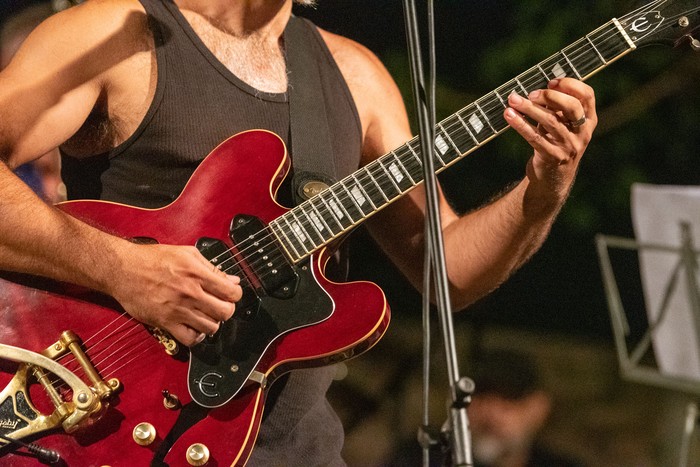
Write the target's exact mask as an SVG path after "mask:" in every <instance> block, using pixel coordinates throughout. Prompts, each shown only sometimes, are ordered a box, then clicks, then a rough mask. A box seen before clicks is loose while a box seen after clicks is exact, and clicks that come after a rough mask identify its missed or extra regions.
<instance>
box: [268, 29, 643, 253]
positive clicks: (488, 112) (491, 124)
mask: <svg viewBox="0 0 700 467" xmlns="http://www.w3.org/2000/svg"><path fill="white" fill-rule="evenodd" d="M635 48H636V47H635V44H634V43H633V42H632V41H631V40H630V38H629V37H628V36H627V34H626V33H625V31H624V29H623V28H622V27H621V25H620V24H619V22H618V21H617V20H615V19H613V20H611V21H610V22H609V23H607V24H605V25H603V26H602V27H600V28H598V29H596V30H595V31H593V32H591V33H590V34H587V35H586V36H585V37H583V38H581V39H579V40H578V41H576V42H574V43H573V44H571V45H570V46H568V47H566V48H564V49H562V50H561V51H559V52H558V53H556V54H554V55H552V56H551V57H549V58H547V59H546V60H544V61H542V62H540V63H539V64H537V65H536V66H534V67H532V68H530V69H529V70H527V71H525V72H524V73H522V74H520V75H518V76H517V77H515V78H513V79H512V80H510V81H508V82H507V83H505V84H504V85H502V86H500V87H499V88H497V89H495V90H494V91H492V92H490V93H488V94H486V95H485V96H483V97H481V98H479V99H477V100H476V101H475V102H473V103H472V104H470V105H468V106H466V107H464V108H463V109H461V110H460V111H458V112H457V113H455V114H453V115H451V116H449V117H448V118H446V119H445V120H443V121H441V122H440V123H438V124H437V126H436V127H435V142H434V165H435V170H436V172H440V171H442V170H444V169H445V168H447V167H448V166H450V165H452V164H454V163H455V162H457V161H458V160H460V159H461V158H463V157H464V156H466V155H468V154H470V153H471V152H472V151H474V150H476V149H478V148H479V147H481V146H482V145H484V144H485V143H487V142H488V141H490V140H491V139H493V138H494V137H496V136H497V135H499V134H500V133H502V132H504V131H505V130H506V129H508V127H509V126H508V124H507V123H506V121H505V119H504V117H503V111H504V110H505V109H506V107H507V106H508V104H507V99H508V96H509V95H510V94H511V93H513V92H515V93H517V94H519V95H521V96H523V97H527V95H528V94H529V93H530V92H532V91H534V90H536V89H544V88H546V87H547V83H548V82H549V81H551V80H552V79H555V78H562V77H565V76H569V77H574V78H578V79H581V80H585V79H587V78H588V77H590V76H591V75H593V74H595V73H596V72H597V71H599V70H601V69H603V68H605V67H606V66H607V65H609V64H610V63H612V62H613V61H615V60H617V59H618V58H620V57H622V56H623V55H625V54H627V53H628V52H631V51H632V50H634V49H635ZM422 181H423V163H422V159H421V150H420V140H419V138H418V137H414V138H413V139H412V140H410V141H408V142H407V143H405V144H404V145H403V146H401V147H399V148H396V149H395V150H393V151H391V152H390V153H388V154H385V155H384V156H382V157H380V158H378V159H376V160H374V161H373V162H371V163H369V164H367V165H366V166H364V167H363V168H361V169H360V170H358V171H356V172H354V173H353V174H351V175H349V176H347V177H345V178H344V179H343V180H341V181H339V182H337V183H335V184H334V185H332V186H331V187H329V188H328V189H326V190H324V191H323V192H321V193H320V194H318V195H316V196H314V197H313V198H311V199H309V200H307V201H305V202H304V203H302V204H300V205H299V206H297V207H295V208H294V209H291V210H290V211H288V212H287V213H285V214H284V215H282V216H280V217H278V218H277V219H275V220H274V221H272V222H270V224H269V227H270V229H271V230H272V232H273V233H274V235H275V236H276V237H277V239H278V240H279V242H280V243H281V245H282V246H283V247H284V249H285V250H286V252H287V254H288V256H289V258H290V259H291V260H292V262H298V261H300V260H302V259H304V258H305V257H307V256H309V255H310V254H312V253H313V252H315V251H317V250H318V249H320V248H321V247H323V246H324V245H326V244H328V243H329V242H331V241H332V240H334V239H336V238H338V237H340V236H342V235H343V234H345V233H347V232H348V231H349V230H350V229H352V228H353V227H355V226H356V225H358V224H360V223H361V222H363V221H364V220H365V219H367V218H368V217H369V216H371V215H372V214H374V213H376V212H377V211H379V210H381V209H382V208H384V207H386V206H387V205H389V204H390V203H391V202H393V201H395V200H396V199H398V198H399V197H401V196H402V195H403V194H405V193H406V192H408V191H409V190H411V189H412V188H414V187H415V186H416V185H418V184H419V183H421V182H422Z"/></svg>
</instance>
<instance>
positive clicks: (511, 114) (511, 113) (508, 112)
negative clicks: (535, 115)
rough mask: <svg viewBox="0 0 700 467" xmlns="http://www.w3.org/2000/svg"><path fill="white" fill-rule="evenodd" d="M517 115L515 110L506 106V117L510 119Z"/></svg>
mask: <svg viewBox="0 0 700 467" xmlns="http://www.w3.org/2000/svg"><path fill="white" fill-rule="evenodd" d="M517 116H518V114H517V113H516V112H515V110H513V109H511V108H510V107H508V108H507V109H506V118H509V119H511V120H512V119H514V118H516V117H517Z"/></svg>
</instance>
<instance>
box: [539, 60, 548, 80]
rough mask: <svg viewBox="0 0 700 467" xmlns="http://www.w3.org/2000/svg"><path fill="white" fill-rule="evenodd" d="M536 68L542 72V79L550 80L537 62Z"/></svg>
mask: <svg viewBox="0 0 700 467" xmlns="http://www.w3.org/2000/svg"><path fill="white" fill-rule="evenodd" d="M537 68H538V69H539V70H540V73H542V75H544V79H545V80H547V82H549V81H550V79H549V76H547V73H546V72H545V71H544V70H543V69H542V67H541V66H540V64H539V63H538V64H537Z"/></svg>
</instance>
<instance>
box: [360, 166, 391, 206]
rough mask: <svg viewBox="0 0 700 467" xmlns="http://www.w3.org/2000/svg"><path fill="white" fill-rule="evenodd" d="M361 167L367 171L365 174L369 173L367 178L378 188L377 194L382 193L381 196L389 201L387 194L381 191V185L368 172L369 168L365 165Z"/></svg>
mask: <svg viewBox="0 0 700 467" xmlns="http://www.w3.org/2000/svg"><path fill="white" fill-rule="evenodd" d="M363 168H364V170H365V172H366V173H367V175H369V178H371V179H372V181H373V182H374V184H375V185H376V186H377V188H378V189H379V194H380V195H382V197H383V198H384V199H385V200H386V201H387V202H389V198H387V196H386V194H385V193H384V191H382V186H381V185H380V184H379V183H377V180H375V178H374V177H373V176H372V174H371V173H370V171H369V169H368V168H367V166H364V167H363Z"/></svg>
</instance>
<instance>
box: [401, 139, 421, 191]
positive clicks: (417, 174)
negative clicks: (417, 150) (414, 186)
mask: <svg viewBox="0 0 700 467" xmlns="http://www.w3.org/2000/svg"><path fill="white" fill-rule="evenodd" d="M404 146H405V145H404ZM398 157H399V160H401V159H402V158H403V159H406V160H405V161H404V162H403V166H404V167H406V170H407V171H408V172H409V173H412V174H413V175H411V178H412V179H413V180H417V181H418V182H420V181H422V180H423V161H421V160H420V159H418V156H417V155H416V154H414V153H413V152H412V151H410V150H409V151H406V150H404V154H403V156H398ZM409 164H411V165H412V166H413V168H412V169H409V168H408V166H409ZM416 183H417V182H416Z"/></svg>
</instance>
